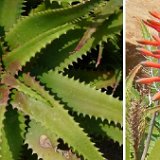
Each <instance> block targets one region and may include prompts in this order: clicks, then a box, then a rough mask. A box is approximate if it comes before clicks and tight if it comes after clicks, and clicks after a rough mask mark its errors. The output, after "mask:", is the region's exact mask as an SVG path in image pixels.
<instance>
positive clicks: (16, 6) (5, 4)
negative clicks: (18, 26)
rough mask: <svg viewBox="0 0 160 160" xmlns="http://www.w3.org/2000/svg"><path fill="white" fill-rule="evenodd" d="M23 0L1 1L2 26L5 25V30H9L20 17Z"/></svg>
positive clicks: (0, 23)
mask: <svg viewBox="0 0 160 160" xmlns="http://www.w3.org/2000/svg"><path fill="white" fill-rule="evenodd" d="M23 2H24V0H14V1H10V0H1V1H0V27H4V30H5V31H8V30H9V29H10V28H11V27H12V26H13V25H14V24H15V23H16V21H17V19H18V18H20V16H21V13H22V7H23ZM0 32H1V29H0Z"/></svg>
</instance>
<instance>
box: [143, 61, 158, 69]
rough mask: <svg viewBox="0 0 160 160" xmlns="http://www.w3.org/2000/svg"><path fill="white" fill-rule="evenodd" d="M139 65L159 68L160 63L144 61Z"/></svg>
mask: <svg viewBox="0 0 160 160" xmlns="http://www.w3.org/2000/svg"><path fill="white" fill-rule="evenodd" d="M141 64H142V65H143V66H145V67H153V68H160V63H154V62H149V61H145V62H141Z"/></svg>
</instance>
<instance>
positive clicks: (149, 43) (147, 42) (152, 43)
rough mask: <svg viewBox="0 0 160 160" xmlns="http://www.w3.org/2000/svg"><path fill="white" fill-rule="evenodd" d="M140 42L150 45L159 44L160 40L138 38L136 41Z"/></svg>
mask: <svg viewBox="0 0 160 160" xmlns="http://www.w3.org/2000/svg"><path fill="white" fill-rule="evenodd" d="M137 42H138V43H140V44H144V45H152V46H160V41H153V40H145V39H144V40H140V41H137Z"/></svg>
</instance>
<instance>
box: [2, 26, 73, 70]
mask: <svg viewBox="0 0 160 160" xmlns="http://www.w3.org/2000/svg"><path fill="white" fill-rule="evenodd" d="M72 28H74V25H71V24H70V25H69V24H68V25H67V24H65V25H62V26H60V27H57V28H53V29H51V30H48V31H46V32H44V33H42V34H40V35H39V36H36V37H35V38H33V39H32V40H30V41H28V43H25V44H24V45H23V46H21V47H19V48H16V49H14V50H13V51H11V52H10V53H9V54H7V55H5V56H4V57H3V62H4V65H5V67H6V69H7V70H8V71H9V72H11V73H15V72H16V71H18V70H19V69H21V66H23V65H25V64H26V62H27V61H29V60H30V59H31V58H32V57H34V56H35V54H36V53H37V52H39V51H40V50H41V48H44V47H45V46H46V45H47V43H51V41H52V40H54V39H56V38H58V37H59V36H60V35H62V34H65V33H66V32H67V31H68V30H70V29H72Z"/></svg>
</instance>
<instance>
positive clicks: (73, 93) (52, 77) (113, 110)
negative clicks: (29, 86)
mask: <svg viewBox="0 0 160 160" xmlns="http://www.w3.org/2000/svg"><path fill="white" fill-rule="evenodd" d="M40 81H41V82H42V83H44V84H46V86H47V87H48V88H51V90H52V92H53V93H55V94H57V96H58V97H59V98H61V99H62V101H63V102H66V103H67V105H68V106H69V107H71V108H72V109H73V111H76V112H78V113H79V114H80V113H82V114H84V115H85V114H87V115H89V116H94V117H96V118H98V117H99V118H101V119H103V120H104V119H107V120H108V121H114V122H115V123H120V124H121V125H122V102H121V101H119V100H118V99H116V98H113V97H112V95H106V94H103V93H101V92H98V91H96V90H95V89H93V88H90V86H87V85H85V84H82V83H79V82H78V81H75V80H73V79H69V78H68V77H65V76H62V75H60V74H57V73H56V72H53V71H50V72H48V73H45V74H43V75H42V76H41V77H40ZM57 86H59V87H57Z"/></svg>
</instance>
